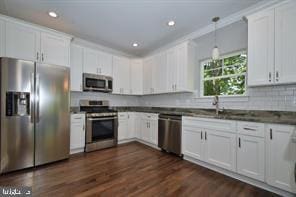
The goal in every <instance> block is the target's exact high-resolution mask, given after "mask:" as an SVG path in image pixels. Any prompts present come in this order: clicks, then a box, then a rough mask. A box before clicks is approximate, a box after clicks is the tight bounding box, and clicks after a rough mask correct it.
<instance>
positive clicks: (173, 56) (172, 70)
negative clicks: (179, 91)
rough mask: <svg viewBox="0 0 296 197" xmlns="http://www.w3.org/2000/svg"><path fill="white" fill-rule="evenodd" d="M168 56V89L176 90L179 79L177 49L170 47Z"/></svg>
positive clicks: (169, 90)
mask: <svg viewBox="0 0 296 197" xmlns="http://www.w3.org/2000/svg"><path fill="white" fill-rule="evenodd" d="M166 56H167V91H168V92H174V91H175V86H176V81H177V49H176V47H174V48H172V49H169V50H168V51H167V53H166Z"/></svg>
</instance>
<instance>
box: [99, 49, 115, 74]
mask: <svg viewBox="0 0 296 197" xmlns="http://www.w3.org/2000/svg"><path fill="white" fill-rule="evenodd" d="M99 73H100V74H102V75H107V76H112V73H113V66H112V55H111V54H108V53H105V52H99Z"/></svg>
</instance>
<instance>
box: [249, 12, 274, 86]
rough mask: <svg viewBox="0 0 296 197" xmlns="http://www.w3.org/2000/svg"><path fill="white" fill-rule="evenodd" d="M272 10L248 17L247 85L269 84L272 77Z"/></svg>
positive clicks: (272, 80) (271, 82) (272, 79)
mask: <svg viewBox="0 0 296 197" xmlns="http://www.w3.org/2000/svg"><path fill="white" fill-rule="evenodd" d="M273 73H274V10H273V9H272V10H268V11H262V12H260V13H258V14H255V15H253V16H250V17H249V18H248V85H249V86H259V85H270V84H273V82H274V78H273Z"/></svg>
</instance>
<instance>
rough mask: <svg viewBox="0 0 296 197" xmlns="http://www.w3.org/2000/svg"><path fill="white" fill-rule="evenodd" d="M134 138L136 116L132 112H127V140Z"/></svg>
mask: <svg viewBox="0 0 296 197" xmlns="http://www.w3.org/2000/svg"><path fill="white" fill-rule="evenodd" d="M135 137H136V116H135V114H134V113H133V112H128V138H129V139H132V138H135Z"/></svg>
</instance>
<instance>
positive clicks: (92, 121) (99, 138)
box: [80, 100, 118, 152]
mask: <svg viewBox="0 0 296 197" xmlns="http://www.w3.org/2000/svg"><path fill="white" fill-rule="evenodd" d="M80 111H84V112H86V138H85V152H90V151H94V150H99V149H103V148H108V147H112V146H116V145H117V129H118V119H117V112H116V111H115V110H112V109H110V108H109V101H100V100H80Z"/></svg>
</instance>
